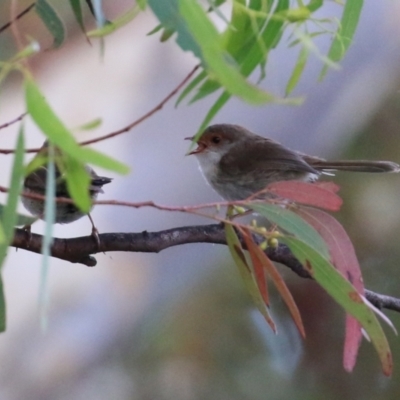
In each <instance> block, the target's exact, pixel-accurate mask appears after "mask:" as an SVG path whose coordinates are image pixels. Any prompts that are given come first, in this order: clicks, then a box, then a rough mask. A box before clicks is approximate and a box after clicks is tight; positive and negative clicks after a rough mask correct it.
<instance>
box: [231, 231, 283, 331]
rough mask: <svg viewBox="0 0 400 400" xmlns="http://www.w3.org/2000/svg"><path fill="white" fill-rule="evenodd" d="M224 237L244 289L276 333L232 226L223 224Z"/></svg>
mask: <svg viewBox="0 0 400 400" xmlns="http://www.w3.org/2000/svg"><path fill="white" fill-rule="evenodd" d="M225 235H226V241H227V244H228V248H229V251H230V253H231V255H232V258H233V260H234V261H235V264H236V266H237V267H238V269H239V273H240V276H241V278H242V279H243V283H244V284H245V286H246V289H247V290H248V292H249V293H250V295H251V297H252V299H253V301H254V303H255V305H256V307H257V308H258V310H259V311H260V312H261V314H262V315H263V316H264V318H265V320H266V321H267V323H268V325H269V326H270V327H271V329H272V330H273V331H274V332H275V333H276V325H275V323H274V321H273V320H272V318H271V316H270V314H269V312H268V309H267V307H266V306H265V303H264V300H263V298H262V296H261V294H260V291H259V290H258V287H257V284H256V282H255V281H254V277H253V275H252V273H251V270H250V267H249V266H248V265H247V262H246V257H245V255H244V253H243V249H242V245H241V244H240V241H239V239H238V237H237V235H236V233H235V230H234V229H233V227H232V225H230V224H225Z"/></svg>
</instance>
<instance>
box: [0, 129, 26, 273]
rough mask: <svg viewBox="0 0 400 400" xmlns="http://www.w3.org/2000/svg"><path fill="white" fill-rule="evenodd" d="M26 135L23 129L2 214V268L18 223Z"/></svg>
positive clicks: (18, 141)
mask: <svg viewBox="0 0 400 400" xmlns="http://www.w3.org/2000/svg"><path fill="white" fill-rule="evenodd" d="M24 150H25V148H24V135H23V130H22V129H21V130H20V132H19V135H18V139H17V145H16V149H15V155H14V163H13V169H12V172H11V179H10V184H9V191H8V197H7V204H6V205H5V206H4V208H3V213H2V214H1V222H2V228H3V231H4V235H5V241H3V242H2V243H1V244H0V266H1V265H3V262H4V259H5V257H6V255H7V249H8V245H9V244H10V243H11V241H12V239H13V237H14V228H15V225H16V224H17V222H18V215H17V205H18V199H19V195H20V193H21V189H22V179H23V176H24Z"/></svg>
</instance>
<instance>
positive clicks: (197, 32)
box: [149, 0, 276, 104]
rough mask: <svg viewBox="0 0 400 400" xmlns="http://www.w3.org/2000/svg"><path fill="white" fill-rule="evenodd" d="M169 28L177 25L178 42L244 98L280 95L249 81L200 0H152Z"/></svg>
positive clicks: (252, 100)
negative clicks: (225, 45) (264, 89)
mask: <svg viewBox="0 0 400 400" xmlns="http://www.w3.org/2000/svg"><path fill="white" fill-rule="evenodd" d="M149 5H150V7H151V8H152V10H153V11H154V12H155V14H156V15H157V17H158V18H159V20H160V21H161V23H162V24H163V26H164V27H165V29H176V31H177V33H178V35H177V43H178V45H179V46H180V47H181V48H182V50H184V51H188V50H189V51H192V52H193V53H194V54H195V55H196V56H197V57H198V58H200V59H201V60H202V61H203V64H204V66H205V68H206V69H207V70H208V72H209V74H210V76H211V77H212V78H213V79H214V80H216V81H218V82H219V84H220V85H222V86H224V88H225V89H226V90H227V91H228V92H230V93H231V94H234V95H236V96H238V97H240V98H242V99H243V100H245V101H247V102H250V103H254V104H260V103H265V102H268V101H275V100H276V98H275V97H274V96H273V95H272V94H270V93H267V92H265V91H263V90H261V89H259V88H257V87H256V86H254V85H252V84H250V83H249V82H247V80H246V79H245V78H244V77H243V76H242V74H241V73H240V72H239V70H238V66H237V65H236V63H235V62H234V60H233V58H232V57H231V56H230V55H229V54H228V53H227V52H226V50H225V49H224V47H223V41H222V37H221V36H220V35H219V34H218V31H217V30H216V28H215V26H214V25H213V24H212V23H211V21H210V20H209V19H208V17H207V15H206V13H205V11H204V10H203V8H202V7H201V6H200V5H199V4H198V3H197V2H196V1H187V0H171V1H169V2H168V5H167V4H166V3H162V4H161V2H159V1H158V0H149Z"/></svg>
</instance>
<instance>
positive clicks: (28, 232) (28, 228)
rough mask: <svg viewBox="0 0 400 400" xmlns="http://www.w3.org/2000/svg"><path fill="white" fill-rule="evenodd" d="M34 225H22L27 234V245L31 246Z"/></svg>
mask: <svg viewBox="0 0 400 400" xmlns="http://www.w3.org/2000/svg"><path fill="white" fill-rule="evenodd" d="M31 227H32V225H24V226H23V227H22V229H23V231H24V232H25V234H26V247H29V245H30V243H31V240H32V231H31Z"/></svg>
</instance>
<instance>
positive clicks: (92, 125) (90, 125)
mask: <svg viewBox="0 0 400 400" xmlns="http://www.w3.org/2000/svg"><path fill="white" fill-rule="evenodd" d="M102 122H103V121H102V119H101V118H96V119H94V120H93V121H89V122H86V124H83V125H81V126H79V127H78V128H77V129H79V130H82V131H90V130H92V129H96V128H98V127H99V126H100V125H101V124H102Z"/></svg>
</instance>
